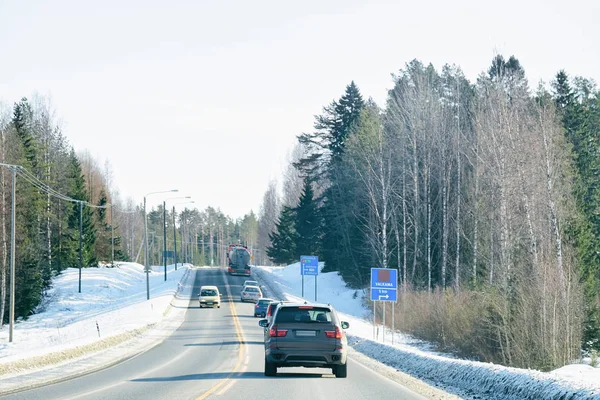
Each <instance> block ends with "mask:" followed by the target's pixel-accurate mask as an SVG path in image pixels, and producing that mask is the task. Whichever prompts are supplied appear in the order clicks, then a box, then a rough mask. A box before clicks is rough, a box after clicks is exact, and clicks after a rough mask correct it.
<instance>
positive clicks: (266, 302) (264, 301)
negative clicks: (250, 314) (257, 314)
mask: <svg viewBox="0 0 600 400" xmlns="http://www.w3.org/2000/svg"><path fill="white" fill-rule="evenodd" d="M270 302H271V300H259V301H258V304H260V305H261V306H264V305H265V304H269V303H270Z"/></svg>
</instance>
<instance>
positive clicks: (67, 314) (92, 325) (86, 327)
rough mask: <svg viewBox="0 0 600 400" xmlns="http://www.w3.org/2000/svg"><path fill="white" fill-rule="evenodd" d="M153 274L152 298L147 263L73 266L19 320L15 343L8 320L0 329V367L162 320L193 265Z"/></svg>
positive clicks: (157, 270)
mask: <svg viewBox="0 0 600 400" xmlns="http://www.w3.org/2000/svg"><path fill="white" fill-rule="evenodd" d="M162 268H163V267H153V271H152V272H151V273H150V276H149V278H150V300H146V274H145V273H144V267H143V265H140V264H136V263H118V266H117V267H115V268H102V267H100V268H84V269H82V279H81V282H82V284H81V293H78V282H79V270H78V269H76V268H70V269H68V270H66V271H64V272H63V273H62V274H61V275H59V276H57V277H56V278H55V279H54V280H53V283H52V289H50V290H49V291H48V294H47V296H46V298H45V300H44V302H43V303H42V305H41V306H40V308H39V310H38V313H36V314H34V315H32V316H30V317H29V318H28V319H27V320H25V321H23V320H20V321H18V322H17V323H15V327H14V333H13V334H14V336H13V342H12V343H9V341H8V325H5V326H4V327H3V328H2V329H0V366H1V365H3V364H6V363H10V362H13V361H15V360H22V359H26V358H30V357H36V356H41V355H44V354H48V353H54V352H59V351H64V350H67V349H72V348H75V347H79V346H83V345H89V344H90V343H94V342H97V341H99V340H103V339H105V338H107V337H110V336H114V335H119V334H122V333H125V332H129V331H133V330H136V329H140V328H143V327H146V326H148V325H149V324H153V323H156V322H158V321H160V320H161V319H162V317H163V315H164V314H165V312H166V311H167V310H168V307H169V305H170V302H171V300H172V298H173V294H175V292H176V291H177V289H178V283H179V282H180V281H181V280H182V278H183V277H184V275H185V274H186V273H187V272H188V271H189V268H188V266H187V265H186V266H179V268H178V270H177V271H175V270H174V265H171V266H168V268H167V271H168V274H167V281H164V273H163V270H162Z"/></svg>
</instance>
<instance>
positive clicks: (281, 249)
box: [267, 206, 298, 264]
mask: <svg viewBox="0 0 600 400" xmlns="http://www.w3.org/2000/svg"><path fill="white" fill-rule="evenodd" d="M295 219H296V215H295V212H294V209H292V208H290V207H287V206H284V207H283V209H282V210H281V214H280V216H279V221H278V222H277V224H276V231H275V232H273V233H271V234H269V238H270V239H271V246H269V247H267V255H268V256H269V258H270V259H271V260H272V261H273V262H274V263H276V264H290V263H292V262H294V261H298V257H297V252H296V243H297V241H298V233H297V232H296V227H295Z"/></svg>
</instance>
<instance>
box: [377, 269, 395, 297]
mask: <svg viewBox="0 0 600 400" xmlns="http://www.w3.org/2000/svg"><path fill="white" fill-rule="evenodd" d="M397 291H398V270H397V269H392V268H371V300H372V301H396V299H397Z"/></svg>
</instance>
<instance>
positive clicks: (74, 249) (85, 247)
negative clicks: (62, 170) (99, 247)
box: [63, 150, 97, 268]
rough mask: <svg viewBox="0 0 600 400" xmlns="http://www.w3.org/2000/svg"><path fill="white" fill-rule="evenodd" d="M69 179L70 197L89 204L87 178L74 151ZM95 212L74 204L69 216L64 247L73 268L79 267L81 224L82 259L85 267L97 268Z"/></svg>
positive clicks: (70, 159)
mask: <svg viewBox="0 0 600 400" xmlns="http://www.w3.org/2000/svg"><path fill="white" fill-rule="evenodd" d="M69 164H70V168H69V179H70V181H71V190H70V193H69V196H70V197H72V198H74V199H77V200H80V201H83V202H87V201H88V197H87V190H86V187H85V178H84V176H83V173H82V171H81V164H80V163H79V160H78V159H77V155H76V154H75V151H74V150H71V154H70V156H69ZM93 219H94V217H93V211H92V209H91V208H90V207H87V206H85V205H83V207H81V215H80V205H79V203H72V206H71V212H70V215H69V224H68V233H67V237H68V242H67V243H65V244H64V245H63V248H64V251H65V252H66V254H64V257H65V258H66V259H67V260H69V265H70V266H71V267H72V268H77V267H79V234H80V232H79V227H80V222H81V224H82V233H83V241H82V259H83V267H90V266H96V265H97V261H96V255H95V251H94V250H95V249H94V248H95V244H96V228H95V226H94V220H93Z"/></svg>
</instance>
